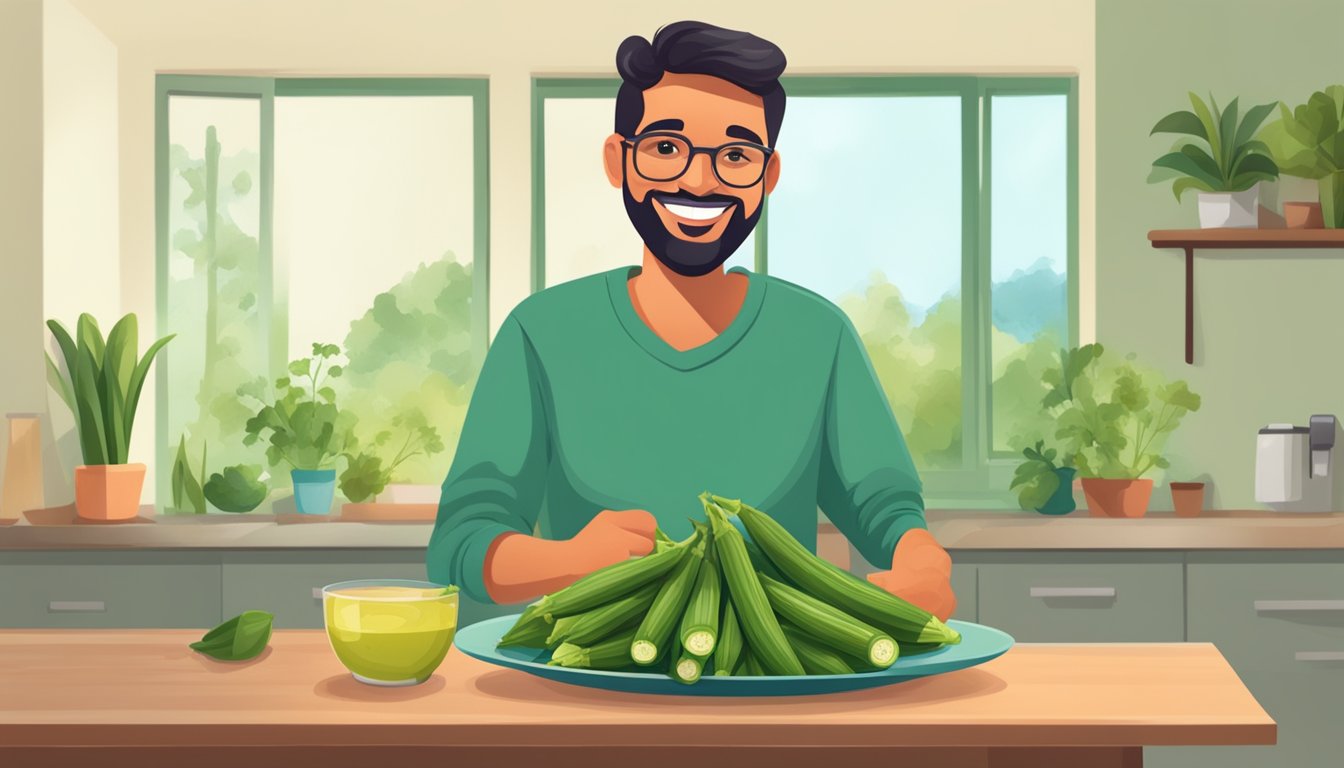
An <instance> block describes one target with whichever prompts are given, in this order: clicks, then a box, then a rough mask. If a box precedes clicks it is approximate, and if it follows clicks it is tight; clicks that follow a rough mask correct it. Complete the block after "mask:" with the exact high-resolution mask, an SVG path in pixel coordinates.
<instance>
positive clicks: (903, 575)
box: [868, 528, 957, 621]
mask: <svg viewBox="0 0 1344 768" xmlns="http://www.w3.org/2000/svg"><path fill="white" fill-rule="evenodd" d="M951 579H952V558H951V557H949V556H948V554H947V551H946V550H944V549H943V548H942V547H941V546H939V545H938V542H937V541H935V540H934V538H933V535H932V534H930V533H929V532H928V531H926V530H924V529H923V528H912V529H911V530H909V531H906V532H905V533H904V534H903V535H902V536H901V540H900V541H898V542H897V543H896V551H895V552H894V553H892V556H891V570H890V571H878V572H877V573H872V574H869V575H868V580H869V581H871V582H872V583H874V584H876V585H877V586H879V587H881V588H883V589H885V590H887V591H888V592H890V593H892V594H893V595H896V596H897V597H899V598H902V599H904V600H907V601H909V602H911V603H914V604H915V605H917V606H919V607H920V608H923V609H924V610H926V611H928V612H929V613H932V614H933V615H934V616H937V617H938V618H939V619H941V620H943V621H947V618H948V617H949V616H951V615H952V612H953V611H955V610H956V609H957V596H956V595H954V594H952V582H951Z"/></svg>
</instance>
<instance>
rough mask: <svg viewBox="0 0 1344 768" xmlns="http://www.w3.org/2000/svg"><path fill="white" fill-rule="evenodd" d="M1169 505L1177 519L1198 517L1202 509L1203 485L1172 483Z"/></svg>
mask: <svg viewBox="0 0 1344 768" xmlns="http://www.w3.org/2000/svg"><path fill="white" fill-rule="evenodd" d="M1171 503H1172V506H1174V507H1176V516H1177V517H1199V512H1200V510H1201V509H1203V508H1204V484H1203V483H1172V484H1171Z"/></svg>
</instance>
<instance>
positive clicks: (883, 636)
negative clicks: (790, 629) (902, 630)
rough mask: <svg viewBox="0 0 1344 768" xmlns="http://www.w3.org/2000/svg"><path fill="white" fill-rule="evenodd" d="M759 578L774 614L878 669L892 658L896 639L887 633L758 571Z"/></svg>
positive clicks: (892, 659) (894, 659)
mask: <svg viewBox="0 0 1344 768" xmlns="http://www.w3.org/2000/svg"><path fill="white" fill-rule="evenodd" d="M759 577H760V580H761V586H762V587H763V588H764V589H765V596H766V597H767V598H768V599H769V600H770V607H771V608H773V609H774V610H775V613H778V614H779V615H780V616H783V617H784V618H785V619H787V620H788V621H789V622H790V623H791V624H793V625H794V626H795V627H800V628H805V631H806V632H807V634H808V635H809V636H811V637H813V638H815V639H816V640H818V641H820V642H821V643H823V644H824V645H827V646H829V647H831V648H833V649H834V650H836V651H839V652H840V653H844V654H848V655H850V656H856V657H858V658H860V659H864V660H865V661H867V662H868V663H869V664H872V665H873V666H875V667H877V668H879V669H883V668H886V667H889V666H891V665H892V663H893V662H895V661H896V655H897V652H898V651H897V648H896V641H895V640H893V639H891V636H890V635H888V634H887V633H885V632H883V631H881V630H879V629H876V628H874V627H872V626H869V625H868V624H865V623H863V622H862V621H859V620H858V619H856V618H854V617H853V616H850V615H849V614H847V613H845V612H844V611H842V610H840V609H838V608H835V607H834V606H830V605H827V604H826V603H823V602H822V601H820V600H818V599H816V598H815V597H812V596H811V595H809V594H806V593H805V592H802V591H800V590H797V589H794V588H793V587H790V586H788V585H787V584H781V583H780V582H778V581H775V580H774V579H772V578H770V577H769V576H766V575H764V574H759ZM795 649H796V644H795ZM804 666H806V665H804Z"/></svg>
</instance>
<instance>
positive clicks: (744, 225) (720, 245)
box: [621, 182, 764, 277]
mask: <svg viewBox="0 0 1344 768" xmlns="http://www.w3.org/2000/svg"><path fill="white" fill-rule="evenodd" d="M655 194H659V195H660V196H661V197H664V198H677V197H681V198H684V199H688V200H711V201H721V202H725V203H727V202H731V203H733V204H734V205H733V208H732V213H730V214H728V224H727V226H725V227H724V229H723V234H722V235H720V236H719V239H718V240H711V241H708V242H692V241H690V240H682V239H681V238H679V237H677V236H676V235H674V234H672V233H671V232H669V231H668V229H667V227H666V226H664V225H663V220H662V219H661V218H659V216H658V212H657V211H655V210H654V208H653V198H654V195H655ZM621 197H623V198H624V199H625V213H626V215H627V216H629V217H630V223H631V224H633V225H634V226H635V231H636V232H638V233H639V237H640V239H641V240H643V241H644V245H645V246H646V247H648V249H649V252H650V253H652V254H653V255H654V256H655V257H656V258H657V259H658V261H660V262H662V263H663V264H664V265H665V266H666V267H667V268H668V269H670V270H672V271H673V272H676V273H677V274H679V275H683V276H686V277H699V276H701V275H706V274H709V273H710V272H713V271H714V270H716V269H718V268H719V266H720V265H722V264H723V263H724V262H725V261H727V260H728V258H729V257H730V256H732V255H733V253H734V252H735V251H736V250H737V248H738V246H740V245H742V243H743V242H744V241H746V239H747V237H748V236H749V235H751V231H752V230H753V229H755V228H756V221H757V219H759V218H760V217H761V209H762V208H764V206H763V205H758V206H756V210H755V211H754V212H753V213H752V214H751V216H745V215H743V213H742V209H743V205H742V200H741V199H739V198H736V197H730V196H727V195H709V196H706V197H695V196H694V195H690V194H688V193H686V192H677V193H675V194H665V193H654V192H650V193H648V194H647V195H645V196H644V202H642V203H641V202H639V201H638V200H636V199H635V198H634V197H633V196H632V195H631V194H630V185H629V184H627V183H625V182H622V183H621ZM762 202H764V201H762Z"/></svg>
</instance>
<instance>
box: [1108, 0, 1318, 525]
mask: <svg viewBox="0 0 1344 768" xmlns="http://www.w3.org/2000/svg"><path fill="white" fill-rule="evenodd" d="M1096 26H1097V91H1098V93H1100V94H1102V98H1101V99H1099V100H1098V102H1097V114H1096V118H1097V120H1096V125H1097V136H1096V143H1097V145H1098V146H1101V147H1105V152H1104V153H1099V154H1098V157H1097V163H1096V170H1097V177H1096V178H1097V240H1096V242H1097V337H1098V338H1099V339H1100V340H1102V341H1103V342H1105V343H1106V344H1108V345H1110V346H1112V347H1115V348H1118V349H1124V350H1131V351H1134V352H1137V353H1138V356H1139V358H1140V359H1141V360H1144V361H1146V362H1148V363H1151V364H1153V365H1156V366H1159V367H1161V368H1162V369H1163V370H1164V371H1166V372H1167V373H1168V374H1169V375H1172V376H1179V377H1182V378H1185V379H1186V380H1188V381H1189V382H1190V386H1191V388H1192V389H1193V390H1194V391H1196V392H1198V393H1200V394H1201V395H1203V398H1204V404H1203V407H1202V408H1201V410H1200V411H1199V412H1198V413H1196V414H1193V415H1192V416H1191V417H1190V418H1189V419H1188V420H1187V421H1186V423H1185V425H1184V426H1183V427H1182V429H1181V431H1180V432H1178V433H1177V434H1176V435H1175V436H1174V438H1173V440H1172V442H1171V444H1170V448H1171V453H1172V454H1173V458H1174V462H1175V465H1174V466H1173V468H1172V471H1171V472H1169V473H1168V477H1170V478H1171V479H1173V480H1180V479H1183V477H1187V476H1200V475H1207V476H1209V477H1210V478H1212V481H1213V487H1214V494H1213V497H1212V503H1214V504H1216V505H1218V506H1221V507H1224V508H1231V509H1237V508H1253V507H1256V506H1258V505H1256V504H1255V501H1254V498H1255V492H1254V482H1255V481H1254V466H1255V433H1256V430H1257V429H1258V428H1260V427H1261V426H1264V425H1265V424H1268V423H1270V422H1277V421H1282V422H1293V423H1296V424H1303V425H1304V424H1306V423H1307V420H1308V418H1309V417H1310V416H1311V414H1313V413H1335V414H1344V356H1342V355H1341V354H1340V351H1341V347H1342V345H1341V342H1344V330H1342V329H1341V326H1340V324H1339V323H1338V321H1337V316H1338V311H1337V309H1335V308H1336V307H1337V306H1338V302H1339V298H1340V292H1341V286H1344V258H1341V253H1340V252H1339V251H1238V252H1232V253H1227V254H1217V255H1214V256H1209V255H1205V256H1203V257H1200V256H1197V257H1196V263H1195V327H1196V332H1195V364H1194V365H1193V366H1187V365H1185V363H1184V335H1183V334H1184V330H1183V328H1184V325H1183V324H1184V317H1185V309H1184V295H1185V294H1184V291H1185V288H1184V279H1185V278H1184V258H1183V257H1182V256H1181V255H1180V253H1179V252H1178V251H1156V250H1154V249H1152V248H1151V247H1149V245H1148V241H1147V239H1146V235H1147V232H1148V231H1149V230H1150V229H1168V228H1185V227H1195V226H1198V223H1197V222H1198V218H1197V214H1196V211H1195V198H1194V195H1193V194H1190V195H1188V197H1187V199H1186V200H1185V201H1183V202H1182V203H1181V204H1180V205H1177V203H1176V201H1175V199H1174V198H1173V197H1172V194H1171V188H1170V184H1163V185H1156V184H1154V185H1149V184H1147V183H1145V179H1146V177H1147V175H1148V171H1149V169H1150V167H1151V163H1152V161H1153V160H1154V159H1156V158H1157V157H1158V156H1159V155H1161V154H1162V153H1163V152H1165V151H1166V150H1167V149H1168V148H1169V147H1170V144H1171V141H1170V139H1171V137H1150V136H1149V131H1150V130H1151V129H1152V127H1153V124H1154V123H1156V122H1157V120H1158V119H1159V118H1161V117H1162V116H1163V115H1165V114H1167V113H1169V112H1172V111H1175V110H1178V109H1188V108H1189V100H1188V97H1187V96H1186V92H1187V91H1190V90H1193V91H1196V92H1198V93H1200V94H1202V95H1205V98H1207V94H1208V93H1209V92H1210V91H1212V93H1213V95H1214V96H1215V97H1216V98H1217V99H1218V101H1219V104H1220V105H1221V104H1226V102H1228V101H1230V100H1231V99H1232V97H1234V96H1237V97H1239V98H1240V101H1241V103H1242V104H1243V105H1252V104H1263V103H1265V102H1268V101H1274V100H1283V101H1286V102H1288V103H1289V105H1290V106H1295V105H1297V104H1299V103H1302V102H1304V101H1305V100H1306V98H1307V97H1308V96H1309V95H1310V94H1311V92H1312V91H1313V90H1316V89H1319V88H1322V87H1324V86H1325V85H1327V84H1330V83H1332V82H1340V81H1341V80H1342V79H1344V78H1341V77H1340V74H1339V73H1340V69H1339V55H1338V50H1339V49H1338V31H1339V29H1341V28H1342V27H1344V4H1340V3H1339V2H1338V0H1283V1H1282V2H1279V3H1275V4H1273V5H1270V4H1268V3H1265V2H1263V0H1218V1H1217V2H1214V1H1213V0H1198V1H1197V2H1183V3H1170V2H1165V0H1131V1H1130V2H1123V3H1122V2H1111V1H1109V0H1102V1H1101V2H1098V3H1097V19H1096ZM1294 186H1295V187H1297V188H1298V189H1299V190H1300V188H1301V187H1302V185H1300V184H1298V185H1294ZM1306 192H1307V194H1306V196H1302V195H1301V194H1300V191H1293V192H1290V193H1289V194H1286V195H1278V196H1280V197H1287V198H1288V199H1314V189H1313V188H1312V187H1309V186H1308V187H1306ZM1269 193H1270V196H1271V197H1273V196H1275V195H1276V192H1275V190H1273V189H1271V190H1269ZM1340 467H1344V465H1341V464H1339V463H1338V462H1337V463H1336V468H1337V471H1338V468H1340ZM1154 502H1155V503H1162V504H1166V505H1167V506H1168V508H1169V506H1170V498H1169V497H1167V496H1166V492H1165V489H1162V490H1161V492H1160V493H1158V494H1155V497H1154ZM1206 503H1208V502H1206Z"/></svg>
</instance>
